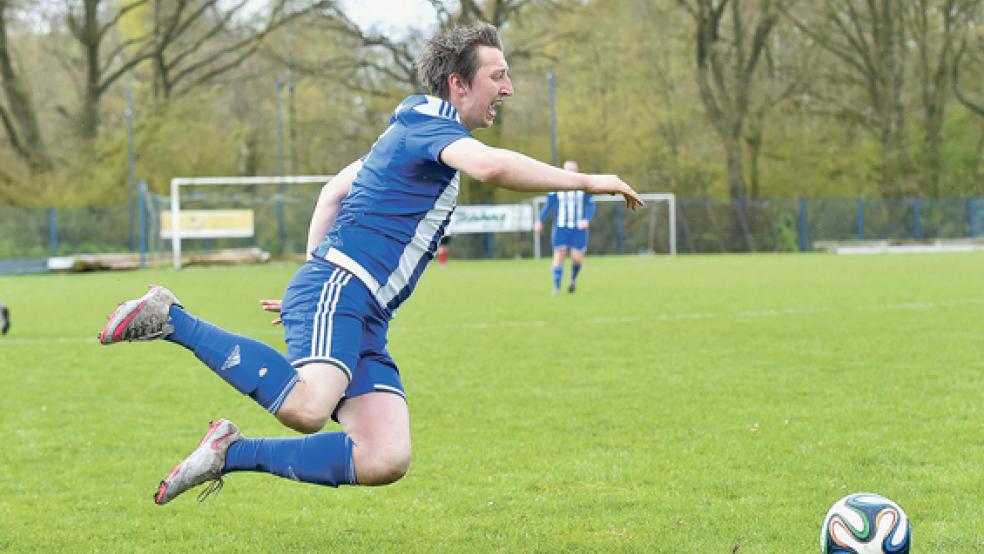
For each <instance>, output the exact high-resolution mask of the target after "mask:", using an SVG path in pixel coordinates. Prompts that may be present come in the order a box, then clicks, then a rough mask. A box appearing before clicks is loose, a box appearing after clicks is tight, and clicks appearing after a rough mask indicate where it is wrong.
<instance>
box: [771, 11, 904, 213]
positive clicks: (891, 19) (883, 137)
mask: <svg viewBox="0 0 984 554" xmlns="http://www.w3.org/2000/svg"><path fill="white" fill-rule="evenodd" d="M817 10H818V17H817V18H816V21H805V20H803V19H802V18H800V17H799V15H798V14H793V13H792V12H790V11H788V10H787V11H785V14H786V15H787V16H788V17H790V19H791V20H792V21H794V22H795V24H796V25H797V27H798V28H799V29H800V30H801V31H803V32H804V33H805V34H806V35H808V36H809V38H810V39H811V40H812V41H813V43H814V44H816V45H818V46H820V47H821V48H823V49H824V50H826V51H827V52H829V53H831V54H832V55H833V56H834V57H835V58H836V59H837V60H838V61H839V62H840V63H837V64H831V65H830V66H829V67H828V69H827V70H826V71H825V73H826V75H825V77H826V79H827V80H829V81H830V82H833V83H837V84H840V85H844V86H846V87H848V88H849V89H851V90H856V91H858V92H860V93H861V100H862V101H860V102H856V101H855V100H856V99H855V98H853V97H851V96H850V95H843V94H838V93H836V92H835V93H834V94H830V95H827V96H822V97H819V100H821V103H822V104H824V105H826V106H830V107H831V108H830V110H831V111H833V112H834V113H835V114H836V115H837V116H838V117H839V118H840V119H841V120H844V121H848V122H849V123H859V124H861V125H863V126H864V127H865V128H866V129H869V130H870V131H871V132H872V134H873V135H874V136H875V137H876V139H877V140H878V143H879V145H880V147H881V157H882V163H881V168H880V169H881V176H880V179H879V180H880V189H881V192H882V194H883V195H886V196H907V195H912V194H913V193H914V192H915V190H916V187H915V183H914V182H913V181H912V179H911V175H912V164H911V160H910V158H909V155H908V151H907V149H906V140H905V139H906V137H905V106H904V103H903V99H902V92H903V84H904V81H905V72H904V68H905V66H904V58H905V56H904V44H905V40H904V34H905V27H904V23H903V17H902V16H903V12H902V9H901V5H900V4H899V1H898V0H868V1H867V2H864V3H859V2H854V1H853V0H823V3H822V4H820V5H818V6H817Z"/></svg>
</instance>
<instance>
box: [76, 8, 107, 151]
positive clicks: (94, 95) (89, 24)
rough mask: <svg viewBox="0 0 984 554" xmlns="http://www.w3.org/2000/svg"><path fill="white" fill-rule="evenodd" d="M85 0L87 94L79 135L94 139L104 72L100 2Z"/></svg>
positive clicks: (83, 101)
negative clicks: (101, 79)
mask: <svg viewBox="0 0 984 554" xmlns="http://www.w3.org/2000/svg"><path fill="white" fill-rule="evenodd" d="M100 1H101V0H85V12H84V13H83V18H84V22H83V24H82V30H81V33H82V37H83V38H82V47H83V49H84V50H85V93H84V96H83V97H82V109H81V113H80V114H79V115H80V118H79V133H80V135H81V136H82V138H84V139H87V140H88V139H93V138H95V137H96V134H97V133H98V132H99V97H100V96H101V92H100V90H99V86H100V83H99V81H100V77H101V76H102V70H101V68H100V62H99V43H100V42H101V37H100V36H99V18H98V11H99V2H100Z"/></svg>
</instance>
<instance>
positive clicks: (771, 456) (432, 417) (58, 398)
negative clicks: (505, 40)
mask: <svg viewBox="0 0 984 554" xmlns="http://www.w3.org/2000/svg"><path fill="white" fill-rule="evenodd" d="M294 269H295V267H294V266H293V265H287V264H275V265H269V266H262V267H232V268H215V269H188V270H184V271H181V272H172V271H167V270H153V271H150V270H148V271H141V272H129V273H93V274H83V275H47V276H7V277H0V299H2V300H4V301H5V302H6V303H7V304H9V305H10V307H11V310H12V316H13V327H12V329H11V333H10V334H9V335H7V336H5V337H0V407H2V410H0V414H2V415H0V437H2V444H0V551H49V552H75V551H104V552H128V551H161V552H189V551H242V552H277V551H292V552H610V551H624V552H669V553H692V552H698V553H703V552H707V553H731V552H735V551H737V552H739V553H742V554H744V553H772V552H774V553H809V552H819V542H818V536H819V526H820V522H821V520H822V518H823V515H824V513H825V512H826V510H827V508H828V507H829V506H830V505H831V504H832V503H833V502H834V501H835V500H837V499H838V498H840V497H842V496H844V495H846V494H848V493H852V492H862V491H865V492H876V493H880V494H883V495H885V496H888V497H889V498H892V499H893V500H895V501H897V502H898V503H900V504H901V505H902V507H903V508H904V509H905V510H906V511H907V512H908V514H909V516H910V518H911V520H912V525H913V547H914V549H913V551H914V552H920V553H927V552H939V553H962V552H984V525H982V523H984V340H982V337H984V279H982V275H984V254H981V253H966V254H927V255H888V256H867V257H835V256H829V255H820V254H814V255H745V256H723V255H722V256H693V257H690V256H681V257H677V258H675V259H671V258H668V257H641V258H639V257H623V258H602V257H593V258H590V259H589V260H588V261H587V264H586V265H585V269H584V271H583V273H582V274H581V278H580V282H579V285H580V286H579V290H578V292H577V293H576V294H574V295H568V294H566V293H565V294H562V295H560V296H557V297H553V296H551V295H550V270H549V262H548V261H546V260H542V261H537V262H534V261H489V262H481V261H473V262H466V261H460V260H452V261H451V263H450V264H449V265H448V266H447V267H444V268H441V267H436V266H435V267H431V268H430V269H429V270H428V273H427V275H425V276H424V278H423V280H422V282H421V286H420V287H419V289H418V291H417V293H416V294H415V296H414V298H412V299H411V300H410V301H409V302H408V303H407V304H406V306H404V308H402V310H401V311H400V313H399V314H398V315H397V317H396V319H395V320H394V321H393V324H392V326H391V330H390V349H391V352H392V354H393V356H394V357H395V359H396V360H397V363H398V364H399V365H400V367H401V369H402V372H403V379H404V384H405V385H406V388H407V391H408V393H409V396H410V407H411V424H412V428H413V441H414V442H413V446H414V454H413V462H412V464H411V469H410V473H409V474H408V476H407V477H406V478H405V479H404V480H402V481H400V482H399V483H397V484H395V485H391V486H388V487H381V488H358V487H348V488H342V489H330V488H321V487H316V486H312V485H304V484H298V483H294V482H291V481H288V480H285V479H279V478H275V477H271V476H268V475H261V474H244V473H237V474H233V475H231V476H229V477H228V479H227V482H226V486H225V489H224V490H223V491H222V493H221V494H220V495H219V496H218V497H215V498H210V499H209V500H207V501H206V502H204V503H198V502H196V501H195V495H194V494H186V495H184V496H182V497H179V498H178V499H177V500H175V501H174V502H172V503H171V504H169V505H167V506H164V507H159V506H156V505H154V503H153V502H152V499H151V496H152V493H153V492H154V490H155V488H156V485H157V482H158V481H159V480H160V479H161V478H162V477H163V476H164V475H165V474H166V473H167V472H168V471H169V470H170V468H171V467H172V465H174V464H175V463H176V462H177V461H179V460H180V459H181V458H182V457H183V456H185V455H186V454H187V453H188V452H189V451H190V450H191V449H192V448H193V447H194V446H195V445H196V444H197V441H198V440H199V439H200V437H201V435H202V433H204V431H205V429H206V425H207V422H208V421H209V419H212V418H217V417H228V418H230V419H232V420H234V421H236V422H237V423H238V424H239V425H240V426H241V427H242V428H243V430H244V432H245V433H246V434H247V435H249V436H265V435H266V436H271V435H272V436H289V435H291V434H292V432H291V431H289V430H287V429H285V428H283V427H281V426H280V425H279V424H278V423H277V422H276V420H274V419H273V418H272V417H270V416H269V415H268V414H266V413H265V412H264V411H263V410H262V409H261V408H259V407H257V406H256V405H255V404H253V403H252V401H251V400H249V399H248V398H244V397H241V396H240V395H239V394H238V393H236V392H235V391H234V390H233V389H231V388H230V387H228V386H227V385H226V384H225V383H223V382H222V381H221V380H220V379H218V378H217V377H215V376H214V375H213V374H212V373H211V372H210V371H209V370H208V369H207V368H205V367H204V366H201V365H200V364H199V363H198V361H197V360H196V359H195V358H194V357H193V356H192V355H191V354H190V353H188V352H186V351H184V350H183V349H181V348H179V347H177V346H175V345H172V344H169V343H165V342H156V343H149V344H122V345H115V346H111V347H104V346H99V345H98V344H97V343H96V341H95V336H96V333H97V332H98V330H99V329H100V328H101V326H102V325H103V323H104V321H105V316H106V314H108V313H109V312H110V311H112V309H113V308H114V307H115V305H116V303H117V302H118V301H120V300H123V299H125V298H130V297H135V296H138V295H140V294H142V293H143V290H144V287H145V285H146V284H148V283H161V284H165V285H167V286H169V287H171V288H172V289H173V290H174V291H175V292H176V293H177V294H178V296H179V297H180V298H181V299H182V301H183V302H184V303H185V305H186V306H187V307H188V308H189V309H190V310H191V311H193V312H194V313H196V314H197V315H199V316H201V317H203V318H205V319H208V320H210V321H212V322H214V323H217V324H219V325H221V326H223V327H226V328H227V329H230V330H233V331H235V332H239V333H243V334H246V335H250V336H253V337H255V338H259V339H261V340H264V341H266V342H268V343H269V344H272V345H274V346H277V347H278V348H279V347H281V345H282V334H281V331H280V329H279V328H277V327H273V326H271V325H270V324H269V320H270V315H269V314H265V313H263V312H261V311H260V310H259V307H258V300H259V299H260V298H264V297H274V298H276V297H279V296H280V294H281V292H282V290H283V287H284V286H285V285H286V283H287V281H288V280H289V279H290V276H291V275H292V274H293V271H294Z"/></svg>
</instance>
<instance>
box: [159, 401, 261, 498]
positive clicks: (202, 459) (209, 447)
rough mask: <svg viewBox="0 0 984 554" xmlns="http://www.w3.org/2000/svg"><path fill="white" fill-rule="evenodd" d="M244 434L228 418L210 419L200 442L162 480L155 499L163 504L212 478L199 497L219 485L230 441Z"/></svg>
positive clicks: (203, 496)
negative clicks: (210, 422)
mask: <svg viewBox="0 0 984 554" xmlns="http://www.w3.org/2000/svg"><path fill="white" fill-rule="evenodd" d="M241 438H243V435H242V433H241V432H240V431H239V427H237V426H236V424H235V423H233V422H231V421H229V420H228V419H220V420H218V421H213V422H212V424H211V426H210V427H209V428H208V432H207V433H205V437H204V438H203V439H202V442H201V443H199V445H198V448H196V449H195V450H194V452H192V453H191V454H190V455H188V457H187V458H185V459H184V460H183V461H182V462H181V463H180V464H178V465H176V466H175V467H174V469H172V470H171V473H169V474H168V476H167V477H166V478H165V479H164V480H163V481H161V484H160V486H158V487H157V493H156V494H154V502H155V503H157V504H159V505H163V504H167V503H168V502H170V501H171V500H172V499H174V497H176V496H178V495H179V494H181V493H183V492H184V491H186V490H188V489H190V488H193V487H197V486H198V485H201V484H202V483H204V482H206V481H211V484H209V486H208V487H206V488H205V489H203V490H202V492H201V493H200V494H199V495H198V501H199V502H201V501H202V500H205V498H206V497H208V495H210V494H212V493H213V492H218V491H219V490H221V489H222V468H223V466H224V465H225V458H226V452H228V451H229V446H231V445H232V443H234V442H236V441H238V440H239V439H241Z"/></svg>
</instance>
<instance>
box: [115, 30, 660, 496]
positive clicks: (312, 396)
mask: <svg viewBox="0 0 984 554" xmlns="http://www.w3.org/2000/svg"><path fill="white" fill-rule="evenodd" d="M508 70H509V67H508V65H507V64H506V60H505V57H504V56H503V53H502V44H501V41H500V38H499V34H498V31H497V30H496V29H495V27H492V26H491V25H488V24H484V23H480V24H477V25H474V26H471V27H461V28H457V29H454V30H452V31H449V32H447V33H446V34H444V35H439V36H436V37H434V38H432V39H431V40H430V41H429V42H428V43H427V45H426V47H425V48H424V50H423V52H422V54H421V56H420V59H419V60H418V71H419V74H420V78H421V82H423V83H424V84H425V85H426V86H427V88H428V89H429V91H430V92H431V94H433V96H427V95H416V96H410V97H408V98H407V99H405V100H404V101H403V102H401V103H400V105H399V106H397V108H396V110H395V111H394V113H393V115H392V117H391V118H390V125H389V127H388V128H387V129H386V130H385V131H384V132H383V134H381V135H380V136H379V138H378V139H377V141H376V143H375V144H374V145H373V146H372V148H371V150H370V151H369V153H368V154H367V155H366V156H365V157H364V158H362V159H361V160H358V161H355V162H353V163H352V164H350V165H349V166H347V167H346V168H345V169H343V170H342V171H340V172H339V173H338V175H337V176H335V177H334V178H333V179H332V180H331V181H330V182H328V184H326V185H325V186H324V187H323V189H322V191H321V194H320V196H319V198H318V202H317V205H316V206H315V209H314V214H313V215H312V217H311V224H310V228H309V232H308V252H309V255H308V261H307V263H305V264H304V265H303V266H302V267H301V268H300V269H299V270H298V271H297V273H296V274H295V275H294V278H293V279H292V280H291V283H290V285H289V286H288V287H287V291H286V293H285V295H284V298H283V301H282V302H280V301H264V308H265V309H267V310H270V311H279V312H280V319H281V321H282V322H283V325H284V332H285V335H286V342H287V354H286V355H282V354H280V353H279V352H277V351H276V350H275V349H273V348H271V347H269V346H267V345H265V344H263V343H261V342H258V341H255V340H252V339H249V338H246V337H243V336H239V335H235V334H233V333H230V332H228V331H225V330H223V329H220V328H218V327H215V326H213V325H211V324H209V323H206V322H205V321H203V320H201V319H198V318H197V317H195V316H193V315H191V314H190V313H189V312H188V311H186V310H185V308H184V307H183V306H182V305H181V303H180V302H179V301H178V299H177V298H176V297H175V296H174V294H172V293H171V291H169V290H168V289H166V288H164V287H160V286H151V288H150V291H149V292H148V293H147V294H145V295H144V296H142V297H141V298H138V299H136V300H130V301H127V302H123V303H122V304H120V306H119V307H118V308H117V310H116V311H115V312H113V314H111V315H110V316H109V323H107V325H106V326H105V328H104V329H103V330H102V332H101V333H100V334H99V341H100V342H101V343H102V344H113V343H117V342H122V341H144V340H153V339H158V338H163V339H164V340H167V341H170V342H175V343H178V344H180V345H182V346H184V347H185V348H187V349H188V350H191V351H192V352H194V354H195V356H197V357H198V358H199V359H200V360H201V361H202V362H204V363H205V364H206V365H207V366H208V367H209V368H211V369H212V370H213V371H214V372H215V373H216V374H217V375H218V376H219V377H221V378H222V379H224V380H225V381H226V382H228V383H229V384H230V385H231V386H232V387H234V388H235V389H236V390H238V391H239V392H241V393H243V394H245V395H248V396H250V397H251V398H253V399H254V400H255V401H256V402H257V403H258V404H259V405H260V406H262V407H263V408H265V409H267V410H268V411H269V412H270V413H272V414H274V415H275V416H276V417H277V419H278V420H280V421H281V422H282V423H283V424H284V425H287V426H288V427H290V428H292V429H295V430H297V431H300V432H303V433H306V436H304V437H291V438H245V437H243V436H242V433H241V432H240V431H239V428H238V427H237V426H236V425H235V424H233V423H232V422H231V421H229V420H225V419H220V420H218V421H215V422H213V423H212V424H211V427H210V428H209V430H208V432H207V433H206V435H205V437H204V438H203V439H202V441H201V442H200V443H199V445H198V447H197V448H196V449H195V450H194V451H193V452H192V453H191V454H190V455H189V456H188V457H187V458H185V459H184V460H183V461H182V462H181V463H180V464H178V465H177V466H176V467H175V468H174V469H173V470H172V471H171V473H170V474H168V475H167V477H165V478H164V480H163V481H161V483H160V486H159V487H158V489H157V492H156V494H155V495H154V501H155V502H156V503H157V504H164V503H166V502H169V501H170V500H172V499H173V498H174V497H176V496H177V495H179V494H181V493H182V492H184V491H186V490H188V489H190V488H192V487H194V486H197V485H199V484H201V483H204V482H206V481H211V484H210V485H209V487H208V488H206V489H205V490H203V491H202V494H201V495H200V498H203V495H205V496H207V495H208V494H209V493H210V492H211V491H213V490H216V489H217V488H218V487H219V486H221V484H222V476H223V475H225V474H226V473H230V472H234V471H259V472H267V473H272V474H275V475H279V476H281V477H287V478H289V479H293V480H296V481H303V482H307V483H316V484H322V485H330V486H333V487H337V486H339V485H343V484H346V485H354V484H359V485H384V484H388V483H392V482H394V481H396V480H398V479H400V478H401V477H403V475H404V474H405V473H406V471H407V468H408V466H409V463H410V419H409V413H408V410H407V403H406V395H405V393H404V390H403V385H402V383H401V381H400V373H399V370H398V369H397V366H396V364H395V363H394V361H393V359H392V358H391V357H390V355H389V353H388V352H387V351H386V332H387V328H388V325H389V320H390V319H391V318H392V317H393V314H394V313H395V312H396V310H397V309H398V308H399V307H400V305H401V304H402V303H403V302H404V301H405V300H406V299H407V298H408V297H409V296H410V294H411V293H412V292H413V289H414V286H415V285H416V284H417V280H418V279H419V278H420V275H421V274H422V273H423V271H424V268H425V267H426V266H427V263H428V262H429V261H430V260H431V258H433V256H434V252H435V250H436V249H437V244H438V242H439V241H440V239H441V237H442V236H443V235H444V232H445V230H446V229H447V226H448V222H449V221H450V218H451V212H452V211H453V210H454V207H455V202H456V197H457V194H458V182H459V172H464V173H466V174H468V175H470V176H471V177H473V178H475V179H478V180H479V181H482V182H487V183H492V184H495V185H499V186H502V187H505V188H508V189H511V190H520V191H532V192H546V191H553V190H583V191H586V192H591V193H596V194H622V195H623V196H624V197H625V200H626V203H627V204H628V206H629V207H630V208H634V207H636V206H638V205H640V204H641V203H642V202H641V200H640V199H639V196H638V195H637V194H636V192H635V191H634V190H632V188H631V187H629V186H628V185H627V184H625V183H624V182H623V181H622V180H620V179H619V178H618V177H616V176H614V175H586V174H581V173H576V172H572V171H566V170H562V169H558V168H554V167H551V166H549V165H547V164H544V163H541V162H538V161H536V160H533V159H532V158H529V157H526V156H524V155H522V154H518V153H515V152H512V151H509V150H505V149H500V148H491V147H488V146H485V145H484V144H482V143H481V142H479V141H477V140H475V139H474V138H472V136H471V131H472V130H474V129H478V128H483V127H489V126H491V125H492V122H493V120H494V119H495V115H496V109H497V107H498V106H499V105H500V104H501V102H502V101H503V99H504V98H506V97H508V96H512V93H513V86H512V82H511V80H510V78H509V73H508ZM329 418H333V419H335V420H336V421H338V423H339V424H340V425H341V428H342V431H341V432H321V429H322V428H323V427H324V426H325V424H326V423H327V422H328V419H329Z"/></svg>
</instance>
